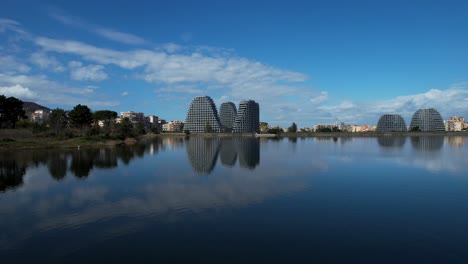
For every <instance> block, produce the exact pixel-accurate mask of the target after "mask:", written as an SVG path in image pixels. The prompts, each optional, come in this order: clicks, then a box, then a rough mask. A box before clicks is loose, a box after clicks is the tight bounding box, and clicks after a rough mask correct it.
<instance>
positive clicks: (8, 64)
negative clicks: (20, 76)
mask: <svg viewBox="0 0 468 264" xmlns="http://www.w3.org/2000/svg"><path fill="white" fill-rule="evenodd" d="M0 70H1V71H5V72H13V73H15V72H19V73H27V72H29V71H30V70H31V68H30V67H29V66H28V65H26V64H23V63H21V62H19V61H18V60H17V59H16V58H15V57H13V56H10V55H7V56H2V55H1V54H0Z"/></svg>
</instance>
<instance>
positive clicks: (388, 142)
mask: <svg viewBox="0 0 468 264" xmlns="http://www.w3.org/2000/svg"><path fill="white" fill-rule="evenodd" d="M405 142H406V137H378V138H377V143H379V146H381V147H385V148H401V147H403V146H404V145H405Z"/></svg>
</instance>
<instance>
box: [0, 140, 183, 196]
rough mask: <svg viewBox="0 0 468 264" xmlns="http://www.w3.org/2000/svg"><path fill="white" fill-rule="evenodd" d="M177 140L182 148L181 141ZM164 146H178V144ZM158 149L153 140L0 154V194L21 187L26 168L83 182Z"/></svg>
mask: <svg viewBox="0 0 468 264" xmlns="http://www.w3.org/2000/svg"><path fill="white" fill-rule="evenodd" d="M181 140H182V144H183V139H181ZM166 143H167V144H171V143H175V145H177V144H179V145H180V143H179V141H178V140H176V141H169V142H166ZM160 148H162V140H161V139H159V138H156V139H151V140H147V141H144V142H141V143H139V144H134V145H129V146H119V147H107V148H90V149H86V148H82V149H49V150H44V149H33V150H24V151H15V152H0V191H1V192H3V191H8V190H14V189H16V188H18V187H20V186H22V184H23V178H24V176H25V175H26V172H27V170H28V168H36V167H40V166H42V165H45V167H47V170H48V172H49V175H50V177H51V178H53V179H54V180H57V181H61V180H63V179H64V178H65V177H66V175H67V172H70V173H71V174H72V175H74V176H75V177H77V178H80V179H83V178H86V177H88V176H89V175H90V173H91V172H92V171H93V169H94V168H99V169H112V168H116V167H118V164H119V161H121V162H122V163H124V164H129V163H130V161H131V160H132V159H135V158H141V157H143V156H144V155H145V153H150V154H155V153H157V152H158V151H159V149H160Z"/></svg>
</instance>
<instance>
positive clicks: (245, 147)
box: [236, 137, 260, 169]
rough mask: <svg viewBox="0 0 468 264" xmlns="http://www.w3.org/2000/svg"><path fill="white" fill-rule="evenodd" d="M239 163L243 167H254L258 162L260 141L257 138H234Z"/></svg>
mask: <svg viewBox="0 0 468 264" xmlns="http://www.w3.org/2000/svg"><path fill="white" fill-rule="evenodd" d="M236 148H237V154H238V155H239V165H240V166H241V167H243V168H249V169H254V168H255V167H257V165H258V164H259V163H260V141H259V139H258V138H250V137H239V138H236Z"/></svg>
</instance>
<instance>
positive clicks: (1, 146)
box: [0, 131, 468, 151]
mask: <svg viewBox="0 0 468 264" xmlns="http://www.w3.org/2000/svg"><path fill="white" fill-rule="evenodd" d="M19 132H21V131H19ZM420 136H444V137H445V136H449V137H450V136H459V137H468V131H460V132H458V131H457V132H452V131H451V132H447V131H446V132H391V133H388V132H387V133H381V132H362V133H351V132H320V133H315V132H296V133H291V132H283V133H281V134H279V135H275V134H255V133H242V134H234V133H196V134H189V135H185V134H184V133H161V134H147V135H143V136H139V137H137V138H127V139H125V140H120V139H98V138H91V139H90V138H85V137H77V138H71V139H56V138H44V137H34V136H28V137H22V135H21V133H18V135H16V136H15V137H13V138H11V137H7V136H5V135H1V134H0V151H8V150H28V149H52V148H53V149H61V148H63V149H65V148H94V147H115V146H118V145H132V144H136V143H138V142H141V141H144V140H147V139H151V138H170V137H184V138H190V137H205V138H215V137H217V138H229V137H254V138H259V139H269V138H271V139H273V138H338V137H349V138H352V137H355V138H359V137H420Z"/></svg>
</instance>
